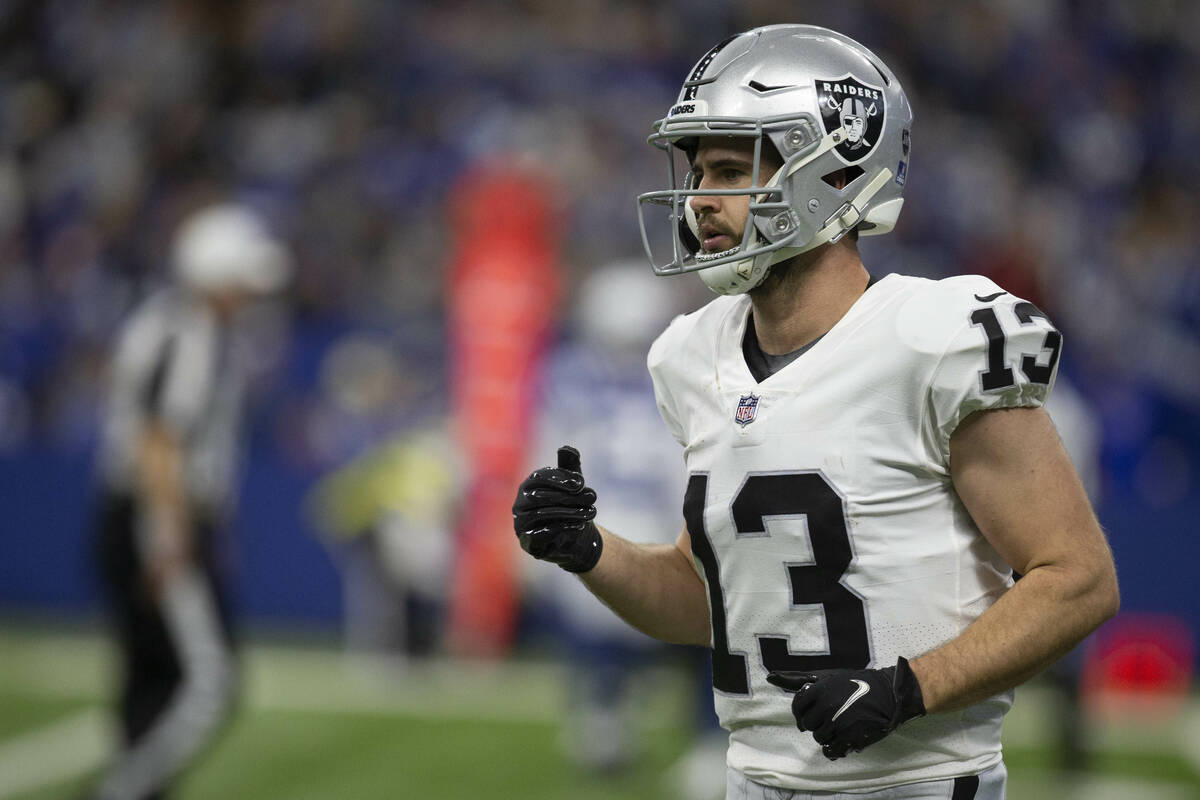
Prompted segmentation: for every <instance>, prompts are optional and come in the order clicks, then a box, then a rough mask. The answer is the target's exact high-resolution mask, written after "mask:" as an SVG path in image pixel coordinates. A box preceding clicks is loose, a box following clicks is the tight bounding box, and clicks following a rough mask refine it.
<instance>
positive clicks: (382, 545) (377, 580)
mask: <svg viewBox="0 0 1200 800" xmlns="http://www.w3.org/2000/svg"><path fill="white" fill-rule="evenodd" d="M321 372H322V384H323V386H324V388H325V394H326V396H327V397H328V398H329V399H330V400H331V404H332V405H333V406H334V407H335V408H337V409H338V410H339V411H340V414H339V416H338V419H337V420H336V421H335V422H334V424H331V425H330V427H331V428H332V429H333V430H334V431H335V432H336V433H337V435H338V438H340V439H343V440H345V439H349V440H350V441H351V442H354V441H355V440H356V439H363V438H365V437H367V436H369V437H370V440H371V442H372V446H370V447H359V448H357V449H358V452H356V453H355V454H354V457H353V458H352V459H349V463H345V464H343V465H341V466H339V467H338V469H336V470H334V471H333V472H332V473H330V474H329V475H327V476H326V477H325V478H323V479H322V480H321V481H320V482H319V483H318V484H317V486H316V487H315V488H314V489H313V491H312V493H311V494H310V495H309V497H308V505H309V510H310V513H311V515H312V517H313V519H314V522H315V523H316V526H317V528H318V530H319V531H320V533H321V534H322V535H323V537H324V539H325V541H326V544H327V545H328V546H329V548H330V550H331V552H332V554H333V556H334V560H335V561H336V562H337V564H338V568H339V571H340V572H341V575H342V597H343V613H344V619H345V634H346V643H347V645H348V646H349V647H350V649H351V650H352V651H353V652H355V653H358V654H369V655H380V656H396V655H411V656H422V655H428V654H430V653H431V652H433V651H434V650H435V649H436V648H437V647H438V646H439V645H440V644H441V634H442V631H441V628H442V618H443V614H444V611H445V605H446V601H447V584H448V582H449V575H450V554H451V550H452V545H451V541H452V530H453V520H454V516H455V511H456V507H457V504H458V502H459V499H460V498H459V495H460V493H461V489H460V486H461V483H460V480H459V477H458V476H459V475H461V474H462V465H461V463H460V459H459V458H458V457H457V451H456V448H455V446H454V441H453V437H452V436H451V435H450V432H449V430H448V425H447V421H446V419H445V409H444V407H442V406H441V405H440V404H439V403H437V402H430V401H429V399H428V398H427V397H425V396H422V392H421V391H420V389H421V386H420V385H421V384H423V383H425V382H426V381H427V378H426V376H425V375H424V374H423V372H422V370H421V369H420V368H418V367H417V366H416V365H415V364H413V363H411V362H409V363H405V364H401V363H400V362H399V361H398V359H397V358H396V357H395V356H394V355H393V353H392V352H391V351H390V350H389V349H388V348H386V347H384V346H383V345H381V344H380V343H377V342H374V341H371V340H369V339H366V338H365V337H346V339H345V340H343V341H341V342H339V343H338V344H337V345H335V346H334V347H333V348H332V349H331V350H330V352H329V354H328V355H327V356H326V357H325V360H324V363H323V366H322V370H321ZM381 425H390V428H389V429H387V430H380V429H379V428H380V426H381Z"/></svg>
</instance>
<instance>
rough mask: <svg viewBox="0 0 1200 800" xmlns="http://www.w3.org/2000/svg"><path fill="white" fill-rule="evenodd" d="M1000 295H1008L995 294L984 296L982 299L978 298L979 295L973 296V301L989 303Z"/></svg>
mask: <svg viewBox="0 0 1200 800" xmlns="http://www.w3.org/2000/svg"><path fill="white" fill-rule="evenodd" d="M1002 294H1008V292H996V293H995V294H985V295H983V296H982V297H980V296H979V295H975V299H976V300H978V301H979V302H981V303H990V302H991V301H993V300H995V299H996V298H997V297H999V296H1000V295H1002Z"/></svg>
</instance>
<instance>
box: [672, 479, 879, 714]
mask: <svg viewBox="0 0 1200 800" xmlns="http://www.w3.org/2000/svg"><path fill="white" fill-rule="evenodd" d="M707 494H708V476H707V475H693V476H692V477H691V478H690V479H689V480H688V486H687V493H686V494H685V495H684V501H683V514H684V518H685V520H686V521H687V526H688V532H689V534H690V535H691V539H692V553H693V554H694V555H695V556H696V559H697V560H698V561H699V562H700V564H701V566H702V567H703V569H704V577H705V580H706V582H707V583H708V594H709V606H710V607H711V608H712V631H713V648H712V662H713V687H714V688H716V689H718V690H720V691H722V692H725V693H727V694H749V692H750V685H749V684H750V676H749V672H748V667H749V665H748V664H747V663H746V656H745V655H743V654H740V653H733V652H730V650H729V632H728V627H727V622H726V619H725V592H724V590H723V589H722V587H721V573H720V565H719V563H718V562H717V556H716V553H715V552H714V551H713V548H712V543H711V542H710V541H709V538H708V532H707V529H706V527H705V524H704V506H705V499H706V496H707ZM730 510H731V511H732V513H733V522H734V527H735V528H736V529H737V533H738V534H739V535H750V536H759V537H761V536H765V535H768V534H767V530H766V522H765V520H766V518H768V517H774V516H800V515H803V516H805V517H806V519H807V522H808V535H809V539H810V541H811V544H812V553H813V559H812V563H810V564H800V565H794V564H788V565H787V574H788V580H789V582H790V584H791V590H792V593H791V602H792V605H793V606H800V605H820V606H821V607H822V610H823V611H824V613H825V627H826V630H827V631H828V652H827V653H818V654H797V653H792V652H790V649H789V647H788V640H787V638H784V637H778V636H765V635H758V636H756V638H757V640H758V649H759V655H760V656H761V658H762V664H763V667H765V668H766V670H767V671H768V672H770V671H774V670H809V669H829V668H832V667H847V668H851V669H861V668H863V667H866V666H867V665H868V664H869V663H870V662H871V647H870V643H869V639H868V637H867V615H866V611H865V609H864V608H863V601H862V598H860V597H859V596H858V595H856V594H854V593H853V592H852V591H850V590H849V589H847V588H846V586H845V585H844V584H842V583H841V578H842V575H843V574H845V572H846V569H847V568H848V567H849V566H850V562H851V560H852V559H853V558H854V554H853V552H852V551H851V549H850V535H849V533H848V532H847V530H846V515H845V512H844V511H843V508H842V498H841V496H840V495H839V494H838V493H837V492H836V491H835V490H834V488H833V487H832V486H830V485H829V482H828V481H826V480H825V478H824V477H823V476H821V475H820V474H819V473H816V472H788V473H772V474H755V475H750V476H749V477H748V478H747V479H746V482H745V483H744V484H742V488H741V489H740V490H739V491H738V493H737V496H735V497H734V499H733V503H732V504H731V509H730Z"/></svg>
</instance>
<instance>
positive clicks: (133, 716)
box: [96, 494, 234, 800]
mask: <svg viewBox="0 0 1200 800" xmlns="http://www.w3.org/2000/svg"><path fill="white" fill-rule="evenodd" d="M96 513H97V527H98V542H97V549H98V561H99V567H100V576H101V579H102V583H103V586H104V589H105V599H106V602H107V605H108V610H109V615H110V618H111V623H112V625H113V627H114V633H115V635H116V643H117V646H118V649H119V651H120V656H121V667H122V679H121V688H120V695H119V700H118V709H119V716H120V720H121V728H122V733H123V736H124V741H123V753H129V752H131V751H134V749H135V748H137V747H138V746H139V745H145V744H146V741H145V740H146V738H147V737H148V736H153V735H155V733H156V725H158V724H159V723H160V722H162V721H163V717H164V715H165V712H166V711H167V709H168V708H169V707H170V706H171V704H172V703H173V702H176V701H177V699H178V697H177V695H179V694H180V692H181V687H182V686H183V685H184V683H185V672H186V671H187V667H186V663H187V656H186V655H185V653H184V652H183V648H184V647H185V646H186V645H185V642H182V641H181V637H182V636H183V635H182V634H181V633H180V631H179V629H178V625H173V624H169V621H168V619H167V612H168V609H167V608H165V607H164V600H163V598H161V597H158V596H156V594H155V593H154V592H153V591H151V588H150V586H149V583H148V581H147V580H146V570H145V566H144V559H143V556H142V549H141V546H140V545H139V536H138V525H139V516H140V515H139V510H138V505H137V502H136V500H135V499H134V498H133V497H131V496H129V495H124V494H107V495H105V496H103V497H102V498H101V499H100V502H99V504H98V509H97V512H96ZM192 533H193V536H192V541H193V544H194V546H195V551H194V559H195V564H196V565H197V567H198V569H197V570H196V571H195V574H196V575H197V576H198V577H199V579H200V582H201V584H202V585H201V586H200V587H199V588H200V591H199V594H200V596H207V597H208V598H210V599H211V602H204V603H200V605H204V606H207V609H211V610H210V611H209V610H207V609H206V612H205V613H206V615H207V616H208V617H210V618H212V617H215V619H213V625H212V626H211V627H213V629H214V630H215V631H216V632H217V634H216V637H215V638H216V639H217V640H218V641H217V642H216V646H217V647H219V648H223V649H224V650H225V651H226V658H225V661H227V662H228V663H232V653H233V645H234V637H233V626H232V616H231V614H230V606H229V601H228V595H227V592H226V588H225V585H224V581H223V580H222V579H221V573H222V570H221V569H220V568H219V564H218V560H219V559H218V553H217V549H218V548H217V547H216V535H215V530H214V526H213V525H212V523H211V522H209V521H207V520H203V519H201V520H195V521H194V528H193V532H192ZM222 716H224V714H223V715H222ZM160 727H161V726H160ZM192 727H193V728H194V729H198V726H192ZM214 733H215V730H212V731H211V732H208V733H206V734H204V736H203V738H205V739H206V741H204V742H197V743H195V749H197V750H198V749H201V748H202V747H203V746H205V745H207V744H208V743H209V741H207V740H211V738H212V734H214ZM174 738H175V739H178V738H179V736H178V734H175V737H174ZM148 749H150V750H151V751H152V752H151V753H150V754H149V755H145V754H143V757H142V759H141V765H140V766H139V767H138V769H139V770H140V771H141V773H142V774H144V775H147V776H149V775H150V774H161V777H155V778H150V777H146V779H145V780H137V781H134V784H137V785H140V784H144V783H147V782H149V783H152V784H154V786H153V788H149V789H147V790H145V791H141V790H139V791H138V792H136V793H135V795H134V796H131V797H130V800H156V799H157V798H161V797H163V796H164V793H165V791H166V789H167V787H168V785H169V782H170V779H171V778H173V777H174V775H175V774H176V773H177V772H178V769H179V768H181V767H182V766H186V764H174V763H172V764H170V765H168V764H167V763H165V762H168V761H172V760H178V759H176V758H175V756H174V755H158V756H156V755H155V754H154V748H153V747H150V748H148ZM180 749H181V747H180V745H178V744H177V743H176V744H171V745H169V746H167V747H166V750H167V751H169V752H171V753H177V752H178V751H180ZM162 751H163V748H161V747H160V748H158V752H160V753H161V752H162ZM120 758H121V756H118V764H119V762H120ZM156 760H157V761H159V762H164V763H160V764H155V763H153V762H155V761H156ZM187 760H189V761H190V757H189V758H188V759H187ZM147 763H149V765H148V766H147ZM123 783H125V784H128V783H129V782H128V781H124V782H123ZM117 794H119V793H117ZM117 794H114V793H112V792H111V791H110V793H109V794H105V793H104V792H103V791H102V792H101V795H100V796H101V797H108V796H114V797H115V796H117Z"/></svg>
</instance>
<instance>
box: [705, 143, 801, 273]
mask: <svg viewBox="0 0 1200 800" xmlns="http://www.w3.org/2000/svg"><path fill="white" fill-rule="evenodd" d="M780 166H782V165H781V164H780V163H778V162H777V161H774V160H773V159H772V158H770V156H769V154H767V153H763V154H762V163H761V164H760V165H759V174H758V180H759V182H760V183H763V182H766V181H767V180H770V178H771V176H772V175H774V174H775V171H776V170H778V169H779V167H780ZM692 174H693V176H694V180H695V184H694V185H695V186H696V188H697V189H747V188H749V187H750V186H752V185H753V184H752V183H751V179H752V178H753V176H754V140H753V139H748V138H734V137H723V138H720V139H701V140H700V145H699V148H698V149H697V151H696V159H695V161H693V162H692ZM689 202H690V203H691V204H692V210H693V211H695V212H696V219H697V221H698V222H699V223H700V246H701V247H702V248H703V249H704V251H705V252H708V253H716V252H720V251H722V250H728V249H730V248H732V247H736V246H737V245H738V244H740V243H741V241H742V233H743V231H745V229H746V215H747V214H748V213H749V211H750V196H749V195H696V196H695V197H692V198H691V200H689Z"/></svg>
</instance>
